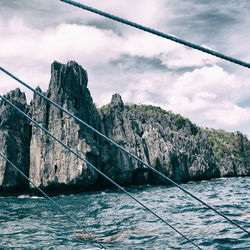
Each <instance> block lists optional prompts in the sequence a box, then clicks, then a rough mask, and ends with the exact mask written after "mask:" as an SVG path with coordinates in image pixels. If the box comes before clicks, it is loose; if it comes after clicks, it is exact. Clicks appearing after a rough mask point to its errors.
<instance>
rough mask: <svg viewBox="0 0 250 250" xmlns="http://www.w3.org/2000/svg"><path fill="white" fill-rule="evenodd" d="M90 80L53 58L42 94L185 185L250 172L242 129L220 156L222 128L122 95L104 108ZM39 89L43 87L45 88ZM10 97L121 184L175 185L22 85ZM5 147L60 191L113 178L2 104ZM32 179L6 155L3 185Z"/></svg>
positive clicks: (34, 176) (1, 166) (39, 181)
mask: <svg viewBox="0 0 250 250" xmlns="http://www.w3.org/2000/svg"><path fill="white" fill-rule="evenodd" d="M87 82H88V78H87V72H86V71H85V70H84V69H83V68H82V67H81V66H80V65H78V64H77V63H76V62H69V63H67V64H65V65H64V64H60V63H58V62H54V63H53V64H52V66H51V80H50V85H49V89H48V91H47V92H45V93H43V94H44V95H46V96H47V97H49V98H50V99H51V100H53V101H54V102H56V103H57V104H59V105H61V106H62V107H63V108H64V109H66V110H68V111H70V112H71V113H73V114H74V115H76V116H77V117H79V118H80V119H82V120H83V121H84V122H86V123H87V124H89V125H91V126H92V127H94V128H95V129H97V130H98V131H100V132H102V133H103V134H105V135H106V136H107V137H109V138H111V139H112V140H114V141H115V142H116V143H117V144H119V145H120V146H122V147H124V148H125V149H126V150H128V151H129V152H131V153H132V154H134V155H136V156H137V157H138V158H140V159H142V160H143V161H145V162H146V163H148V164H150V165H151V166H152V167H153V168H155V169H157V170H158V171H160V172H161V173H163V174H165V175H166V176H168V177H169V178H171V179H173V180H174V181H176V182H178V183H183V182H187V181H190V180H203V179H211V178H218V177H224V176H249V175H250V167H249V166H250V142H249V140H248V139H247V138H246V137H244V136H243V135H242V134H240V133H237V134H235V137H234V135H231V134H226V133H224V132H223V133H222V135H224V134H226V137H225V138H226V139H227V138H233V143H234V144H233V146H232V147H229V149H228V150H226V149H227V147H228V146H227V145H226V146H225V148H224V149H223V150H224V151H225V152H224V151H223V150H222V151H223V152H224V153H223V155H222V154H218V152H217V151H216V150H217V149H216V148H215V147H214V146H213V144H212V143H211V138H216V136H217V133H219V132H218V131H215V130H214V131H208V130H204V129H201V128H199V127H197V126H196V125H195V124H193V123H191V122H190V121H189V120H188V119H185V118H183V117H181V116H180V115H175V114H173V113H172V112H167V111H164V110H162V109H161V108H159V107H154V106H151V105H127V104H124V103H123V101H122V98H121V96H120V95H119V94H114V95H113V96H112V99H111V103H109V104H107V105H105V106H104V107H102V108H101V109H99V110H97V109H96V107H95V105H94V103H93V100H92V97H91V95H90V92H89V90H88V88H87ZM37 90H38V91H39V92H41V89H40V88H39V87H38V88H37ZM7 98H8V99H10V100H11V101H13V102H14V103H15V104H16V105H18V107H20V108H21V109H22V110H23V111H25V112H26V113H29V115H31V117H32V118H33V119H34V120H35V121H37V122H38V123H39V124H40V125H41V126H43V127H44V128H46V129H47V130H49V131H50V132H51V133H52V134H53V135H54V136H55V137H56V138H58V139H60V140H61V141H63V142H64V143H65V144H66V145H67V146H69V147H71V148H72V149H73V150H74V151H75V152H77V153H78V154H80V155H81V156H82V157H83V158H84V159H86V160H88V161H89V162H90V163H92V164H93V165H94V166H95V167H97V168H98V169H100V170H101V171H103V172H104V173H105V174H106V175H108V176H109V177H110V178H112V179H113V180H114V181H116V182H118V183H119V184H122V185H130V184H134V185H138V184H147V183H149V184H168V183H166V181H165V180H163V179H161V178H159V176H157V175H155V174H154V173H152V171H151V170H149V169H148V168H147V167H145V166H144V165H143V164H141V163H139V162H137V161H136V160H135V159H133V158H131V157H130V156H128V155H127V154H125V153H124V152H122V151H120V150H119V149H117V148H116V147H114V146H112V145H111V144H110V143H109V142H107V141H105V140H104V139H102V138H100V137H99V136H97V135H96V134H95V133H93V132H91V131H90V130H89V129H88V128H87V127H86V126H84V125H82V124H79V123H78V122H76V121H75V120H74V119H73V118H71V117H69V116H68V115H67V114H65V113H64V112H62V111H60V110H58V109H57V108H56V107H54V106H53V105H51V104H50V103H47V101H45V100H44V99H43V98H41V97H40V96H38V95H36V94H35V95H34V97H33V100H32V101H31V103H30V105H29V106H28V105H27V103H26V99H25V95H24V93H22V92H20V90H19V89H17V90H14V91H12V92H10V93H9V94H8V95H7ZM218 135H220V134H218ZM221 138H222V139H221V140H224V137H223V136H221ZM229 146H230V145H229ZM0 150H1V152H3V153H4V154H5V155H6V156H7V157H8V158H9V159H10V160H11V161H12V162H13V163H15V164H16V165H17V166H18V167H19V168H20V169H21V170H22V171H23V172H24V173H25V174H27V175H29V177H30V178H31V180H32V181H34V183H35V184H36V185H38V186H39V187H41V188H43V189H47V190H52V192H54V193H57V192H71V191H74V192H75V191H77V190H78V191H81V190H83V189H86V188H93V187H96V186H98V187H104V186H106V185H107V184H108V182H107V181H106V180H104V178H102V177H100V176H99V175H98V174H97V173H96V172H95V171H94V170H93V169H92V168H91V167H90V166H88V165H86V163H84V162H83V161H82V160H80V159H78V158H77V157H76V156H74V155H73V154H72V153H70V152H69V151H68V150H67V149H65V148H64V147H63V146H61V145H60V144H59V143H58V142H56V141H54V140H53V139H52V138H51V137H50V136H48V135H46V134H45V133H44V132H42V131H41V130H40V129H39V128H37V127H36V126H34V124H32V123H30V124H29V122H28V121H27V120H26V119H25V118H23V117H22V116H21V115H20V114H18V113H17V112H16V111H15V110H13V108H11V107H9V106H7V105H5V104H4V103H3V102H0ZM230 150H231V151H230ZM235 152H236V153H235ZM25 183H27V182H26V181H24V180H23V179H22V178H21V177H20V176H19V175H18V174H17V173H16V171H15V170H13V168H11V167H10V166H9V165H8V164H6V162H5V161H4V160H3V159H0V191H1V190H7V189H9V190H11V189H12V190H14V189H21V188H22V189H24V188H25V187H27V184H25ZM109 185H110V184H109ZM30 188H33V187H32V186H31V185H30Z"/></svg>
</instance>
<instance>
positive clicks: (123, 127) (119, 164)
mask: <svg viewBox="0 0 250 250" xmlns="http://www.w3.org/2000/svg"><path fill="white" fill-rule="evenodd" d="M101 114H102V120H103V123H104V127H105V132H106V134H107V136H108V137H109V138H112V139H113V140H114V141H116V142H117V143H118V144H119V145H121V146H123V147H124V148H125V149H127V150H128V151H130V152H132V153H133V154H135V155H136V156H138V157H139V158H140V159H143V160H144V161H146V162H147V163H148V164H150V165H151V166H153V167H154V168H156V169H157V170H159V171H160V172H162V173H163V174H165V175H167V176H168V177H170V178H171V179H173V180H175V181H177V182H186V181H188V180H200V179H210V178H215V177H219V176H220V171H219V166H218V164H216V158H215V156H214V154H213V152H212V148H211V146H210V145H209V144H208V140H207V137H206V135H205V134H204V133H203V132H202V131H201V130H200V129H199V128H198V127H196V126H195V125H193V124H192V123H190V122H187V121H186V120H185V119H183V118H182V119H183V121H182V122H183V125H182V126H181V127H180V121H178V122H176V121H174V120H173V119H171V115H169V114H167V112H165V111H163V110H161V109H159V108H156V107H152V106H145V105H144V106H137V105H124V104H123V102H122V100H121V97H120V96H119V95H117V94H116V95H114V96H113V97H112V101H111V103H110V105H108V106H106V107H105V108H103V109H101ZM109 152H110V154H109V158H106V161H105V162H104V164H103V165H104V166H105V169H104V170H105V171H107V169H109V171H110V172H111V173H112V174H113V176H112V177H113V178H115V179H118V180H120V181H121V180H122V181H123V182H128V183H131V182H135V183H138V182H141V183H153V184H159V183H162V181H161V179H160V178H159V177H158V176H155V175H154V174H152V173H151V171H148V169H147V168H145V167H144V166H142V165H141V164H139V163H138V162H136V161H135V160H131V159H130V158H129V157H128V156H126V155H125V154H124V153H120V152H119V151H118V150H116V149H111V147H110V150H109ZM105 155H107V154H105Z"/></svg>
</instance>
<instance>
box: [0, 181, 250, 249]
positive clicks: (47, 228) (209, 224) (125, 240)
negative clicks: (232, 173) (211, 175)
mask: <svg viewBox="0 0 250 250" xmlns="http://www.w3.org/2000/svg"><path fill="white" fill-rule="evenodd" d="M183 186H184V187H185V188H187V189H188V190H190V191H191V192H193V193H194V194H195V195H197V196H198V197H200V198H202V199H203V200H204V201H206V202H207V203H209V204H210V205H212V206H213V207H215V208H216V209H218V210H219V211H220V212H222V213H224V214H225V215H227V216H228V217H230V218H231V219H233V220H234V221H236V222H238V223H239V224H240V225H241V226H243V227H245V228H246V229H248V230H250V177H245V178H226V179H215V180H210V181H201V182H190V183H187V184H184V185H183ZM127 189H128V191H129V192H131V193H132V194H133V195H134V196H135V197H136V198H138V199H140V200H141V201H142V202H143V203H145V204H146V205H147V206H148V207H150V208H151V209H152V210H154V211H155V212H156V213H158V214H159V215H161V216H162V217H163V218H164V219H166V220H167V221H168V222H169V223H170V224H171V225H173V226H174V227H176V228H177V229H178V230H180V231H181V232H182V233H183V234H184V235H186V236H187V237H189V238H190V239H192V240H193V241H194V242H195V243H196V244H198V245H199V246H200V247H201V248H203V249H250V237H249V236H248V235H247V234H246V233H244V232H242V231H241V230H240V229H238V228H237V227H235V226H234V225H231V224H230V223H228V222H227V221H225V220H224V219H223V218H221V217H219V216H218V215H216V214H215V213H214V212H212V211H210V210H208V209H207V208H205V207H204V206H202V205H200V204H199V203H198V202H196V201H194V200H193V199H192V198H191V197H188V196H187V195H185V194H184V193H183V192H182V191H181V190H179V189H177V188H176V187H167V186H153V187H152V186H143V187H129V188H127ZM54 200H55V201H56V202H58V203H59V204H60V205H61V206H62V207H63V208H64V209H65V210H66V211H67V212H68V213H69V214H70V215H72V216H73V217H74V218H75V219H76V220H78V221H79V222H80V223H81V224H82V225H83V226H84V227H85V228H86V229H87V230H88V231H89V232H91V233H92V234H94V235H95V236H96V238H98V240H99V241H100V242H101V243H102V244H103V245H104V246H105V248H106V249H194V248H193V246H192V245H190V243H188V242H186V240H184V239H183V238H182V237H181V236H179V235H178V234H176V233H175V232H174V231H172V229H170V228H169V227H168V226H166V225H165V224H163V223H162V222H160V221H158V219H156V218H154V217H153V215H151V214H149V213H148V212H146V211H144V209H143V208H141V207H140V206H139V205H137V204H136V203H135V202H134V201H133V200H131V199H130V198H129V197H127V196H126V195H125V194H123V193H121V192H119V191H116V190H104V191H98V192H86V193H81V194H77V195H70V196H59V197H54ZM0 246H1V247H0V249H5V248H6V249H8V248H11V249H96V248H97V247H98V244H96V243H95V242H93V241H91V240H90V239H87V237H85V235H83V234H80V230H79V228H78V227H77V225H75V224H74V223H72V222H71V221H69V220H68V219H67V217H65V215H62V214H61V213H60V212H59V211H58V210H57V208H55V207H54V206H53V205H52V204H50V202H49V201H48V200H46V199H45V198H41V197H29V196H26V195H21V196H19V197H8V198H3V197H1V198H0Z"/></svg>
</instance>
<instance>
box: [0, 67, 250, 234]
mask: <svg viewBox="0 0 250 250" xmlns="http://www.w3.org/2000/svg"><path fill="white" fill-rule="evenodd" d="M0 70H1V71H3V72H4V73H5V74H7V75H9V76H10V77H11V78H13V79H15V80H16V81H18V82H19V83H21V84H22V85H23V86H25V87H26V88H28V89H30V90H31V91H32V92H34V93H35V94H37V95H39V96H40V97H42V98H44V99H45V100H47V101H48V102H49V103H51V104H52V105H54V106H55V107H57V108H58V109H60V110H61V111H63V112H64V113H66V114H67V115H69V116H70V117H72V118H74V119H75V120H76V121H77V122H79V123H81V124H83V125H84V126H86V127H87V128H88V129H90V130H91V131H93V132H94V133H96V134H97V135H99V136H100V137H102V138H104V139H105V140H106V141H108V142H109V143H110V144H112V145H114V146H115V147H117V148H118V149H119V150H121V151H122V152H124V153H125V154H127V155H129V156H130V157H131V158H133V159H135V160H137V161H138V162H140V163H141V164H143V165H144V166H146V167H147V168H149V169H150V170H151V171H152V172H154V173H155V174H157V175H159V176H161V177H162V178H163V179H164V180H165V181H167V182H169V183H171V184H172V185H174V186H176V187H178V188H179V189H181V190H182V191H183V192H185V193H186V194H188V195H189V196H191V197H192V198H194V199H195V200H197V201H198V202H200V203H201V204H203V205H204V206H206V207H207V208H209V209H211V210H212V211H214V212H215V213H217V214H218V215H219V216H221V217H223V218H224V219H225V220H227V221H228V222H230V223H231V224H233V225H235V226H237V227H238V228H240V229H241V230H242V231H244V232H246V233H247V234H250V232H249V231H248V230H246V229H245V228H243V227H242V226H240V225H239V224H238V223H236V222H235V221H233V220H231V219H230V218H228V217H227V216H225V215H224V214H222V213H221V212H219V211H218V210H216V209H215V208H213V207H212V206H210V205H209V204H207V203H206V202H204V201H203V200H201V199H200V198H198V197H197V196H196V195H194V194H192V193H191V192H189V191H188V190H187V189H185V188H183V187H182V186H181V185H179V184H178V183H176V182H175V181H173V180H171V179H170V178H169V177H167V176H166V175H164V174H162V173H161V172H159V171H158V170H156V169H154V168H153V167H152V166H151V165H149V164H148V163H146V162H145V161H143V160H141V159H140V158H138V157H137V156H135V155H134V154H132V153H130V152H129V151H128V150H126V149H125V148H123V147H121V146H120V145H119V144H117V143H116V142H115V141H113V140H111V139H110V138H108V137H107V136H105V135H103V134H102V133H100V132H99V131H98V130H96V129H95V128H93V127H92V126H90V125H89V124H87V123H86V122H84V121H83V120H81V119H80V118H78V117H77V116H75V115H74V114H72V113H71V112H69V111H67V110H66V109H64V108H63V107H61V106H60V105H58V104H57V103H55V102H53V101H52V100H50V99H49V98H48V97H47V96H45V95H43V94H42V93H40V92H39V91H37V90H35V89H33V88H32V87H31V86H29V85H28V84H26V83H25V82H23V81H22V80H20V79H18V78H17V77H16V76H14V75H13V74H11V73H10V72H8V71H7V70H5V69H3V68H2V67H0Z"/></svg>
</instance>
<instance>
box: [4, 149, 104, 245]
mask: <svg viewBox="0 0 250 250" xmlns="http://www.w3.org/2000/svg"><path fill="white" fill-rule="evenodd" d="M0 156H1V157H2V158H3V159H4V160H5V161H6V162H8V163H9V164H10V165H11V166H12V167H13V168H15V169H16V170H17V171H18V172H19V173H20V174H21V175H22V176H23V177H24V178H25V179H26V180H27V181H29V182H30V183H31V184H32V185H33V186H34V187H35V188H36V189H37V190H39V192H40V193H41V194H42V195H43V196H44V197H46V198H47V199H48V200H49V201H50V202H51V203H53V204H54V205H55V206H56V207H57V208H58V209H59V210H60V211H61V212H62V213H64V214H65V215H66V216H67V217H68V218H69V219H70V220H71V221H73V222H74V223H75V224H76V225H78V226H79V227H80V228H81V230H82V231H83V232H85V233H86V234H87V235H89V237H90V238H91V239H92V240H93V241H95V242H96V244H98V245H99V246H100V247H101V248H102V249H105V248H104V246H103V245H102V244H101V243H99V242H98V241H97V239H95V237H94V236H93V235H92V234H91V233H89V232H88V231H87V230H86V229H85V228H84V227H83V226H82V225H81V224H80V223H79V222H77V221H76V220H75V219H74V218H73V217H72V216H71V215H70V214H69V213H67V212H66V211H65V210H64V209H63V208H62V207H60V206H59V205H58V204H57V202H55V201H54V200H53V199H52V198H50V197H49V196H48V195H47V194H46V193H45V192H44V191H43V190H42V189H41V188H39V187H38V186H37V185H36V184H35V183H34V182H33V181H32V180H31V179H29V177H27V176H26V175H25V174H24V173H23V172H22V171H21V170H20V169H19V168H18V167H17V166H16V165H15V164H14V163H12V162H11V161H10V160H9V159H8V158H7V157H6V156H4V155H3V154H2V153H1V152H0Z"/></svg>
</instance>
